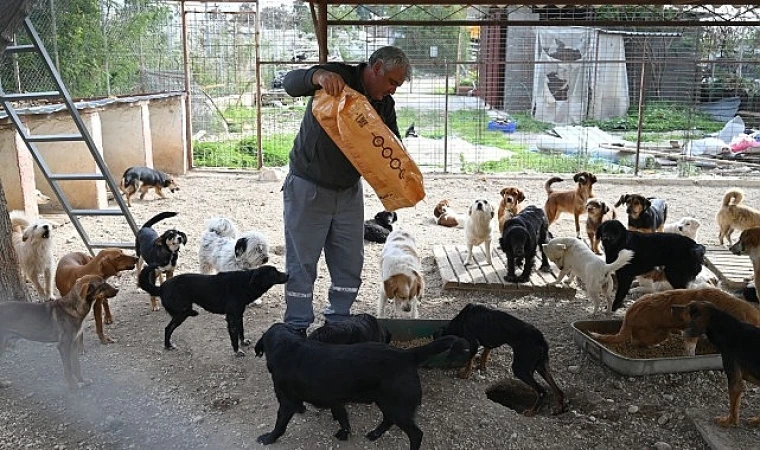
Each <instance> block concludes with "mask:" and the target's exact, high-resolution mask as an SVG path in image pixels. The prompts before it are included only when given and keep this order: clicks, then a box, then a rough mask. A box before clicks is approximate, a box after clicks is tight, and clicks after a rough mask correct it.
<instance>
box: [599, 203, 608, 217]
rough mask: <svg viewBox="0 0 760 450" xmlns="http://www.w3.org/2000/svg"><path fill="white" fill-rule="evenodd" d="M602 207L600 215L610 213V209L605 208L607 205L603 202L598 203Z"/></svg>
mask: <svg viewBox="0 0 760 450" xmlns="http://www.w3.org/2000/svg"><path fill="white" fill-rule="evenodd" d="M599 203H600V204H601V205H602V215H604V214H607V213H608V212H610V207H609V206H607V203H605V202H599Z"/></svg>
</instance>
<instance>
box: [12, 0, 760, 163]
mask: <svg viewBox="0 0 760 450" xmlns="http://www.w3.org/2000/svg"><path fill="white" fill-rule="evenodd" d="M182 9H183V6H181V4H179V3H176V2H159V1H144V0H143V1H132V2H124V3H119V2H106V1H101V2H95V1H91V0H89V1H85V0H49V1H47V2H41V3H40V4H39V5H38V8H37V10H36V11H35V12H34V14H33V16H32V20H33V22H34V24H35V26H36V27H37V28H38V30H39V31H40V33H41V35H42V36H43V39H44V41H45V44H46V46H47V49H48V51H49V52H50V53H51V57H52V58H53V60H54V61H55V63H56V65H57V66H58V67H59V71H60V72H61V74H62V76H63V79H64V81H65V82H66V83H67V86H68V87H69V89H70V90H71V92H72V95H73V96H75V97H80V98H82V97H86V98H90V97H104V96H113V95H140V94H146V93H155V92H167V91H181V90H184V89H185V73H186V72H187V73H188V74H189V75H190V78H189V84H190V90H191V105H192V130H193V136H194V143H193V162H194V165H195V166H207V167H208V166H210V167H235V168H247V167H253V168H256V167H259V158H261V161H262V162H263V164H264V165H267V166H278V165H284V164H286V163H287V157H288V156H287V155H288V151H289V150H290V146H291V145H292V142H293V139H294V137H295V134H296V133H297V131H298V127H299V124H300V119H301V117H302V114H303V110H304V108H305V103H306V102H305V100H306V99H297V98H291V97H289V96H288V95H287V94H285V92H284V91H283V89H282V85H281V82H282V77H283V75H284V74H285V73H286V72H287V71H289V70H292V69H294V68H301V67H309V66H311V65H313V64H316V63H317V62H318V59H319V58H318V45H317V39H316V37H315V33H314V29H313V25H312V20H311V11H310V10H309V6H308V4H307V3H300V2H296V3H294V4H282V3H274V2H272V3H269V2H266V1H265V2H261V3H259V4H258V5H257V4H256V3H237V2H186V3H184V11H185V14H184V17H183V14H182V13H181V12H182ZM727 17H728V18H729V19H730V20H729V22H726V20H727V19H726V18H727ZM328 18H329V19H330V20H331V21H332V24H331V26H330V27H329V29H328V48H329V49H330V55H329V60H331V61H343V62H346V63H358V62H361V61H366V60H367V58H368V57H369V55H370V54H371V53H372V52H373V51H374V50H375V49H377V48H378V47H380V46H383V45H396V46H399V47H401V48H402V49H404V50H405V51H406V52H407V54H408V55H409V57H410V59H411V60H412V65H413V69H414V72H413V77H412V79H411V81H409V82H407V83H405V84H404V85H403V86H402V87H401V88H399V89H398V91H397V93H396V95H395V96H394V98H395V99H396V103H397V111H398V118H399V119H398V120H399V128H400V129H401V130H402V134H403V136H402V138H404V142H405V145H406V146H407V149H408V151H409V152H410V154H411V155H412V157H413V158H414V159H415V160H416V161H417V163H418V164H419V165H420V166H421V167H422V168H423V169H425V170H430V171H445V172H511V171H521V172H525V171H535V172H553V173H563V172H564V173H568V172H575V171H578V170H581V169H583V170H593V171H598V172H610V173H631V172H633V171H650V170H651V171H658V172H664V173H669V174H672V175H673V176H691V175H696V174H701V173H705V172H708V171H709V172H710V173H731V174H744V173H754V172H755V171H756V168H757V167H759V166H758V163H760V157H758V156H757V154H758V153H760V142H758V141H756V140H755V135H754V130H753V127H756V126H760V66H758V62H759V61H760V56H759V55H758V51H757V50H756V48H758V45H757V44H758V43H759V42H760V33H758V31H759V28H758V27H757V26H756V21H757V13H756V11H755V7H753V6H744V7H737V8H733V9H732V10H727V9H725V8H723V9H720V8H711V7H708V6H700V7H692V8H691V9H688V10H687V9H684V7H682V8H680V9H678V8H672V9H668V7H654V6H650V7H646V6H642V7H626V8H623V7H619V8H614V7H592V6H574V7H550V6H547V7H518V6H510V7H495V6H488V7H485V6H480V7H478V6H472V5H459V6H413V5H411V6H410V5H407V6H396V5H383V6H373V5H362V6H350V7H349V6H330V7H329V9H328ZM679 20H681V22H682V23H680V22H679ZM715 20H720V21H721V22H720V26H718V25H713V21H715ZM625 21H627V22H625ZM744 21H746V22H747V23H749V24H752V25H751V26H750V25H742V23H743V22H744ZM183 23H184V30H185V33H184V34H183ZM726 23H729V24H730V25H726ZM436 24H437V25H436ZM652 24H656V25H652ZM184 39H186V41H184V42H186V45H187V53H188V59H187V65H185V60H184V57H183V54H184V49H185V48H184V46H183V40H184ZM0 82H2V86H3V88H4V89H5V90H7V91H25V90H26V91H34V90H46V89H49V88H50V86H48V85H46V83H48V79H47V76H46V74H44V72H43V71H42V68H41V67H40V66H39V65H38V64H36V63H35V62H34V61H33V60H32V57H30V56H28V55H18V56H17V55H14V56H12V57H5V59H4V60H3V64H2V66H0ZM737 115H738V117H740V119H738V120H737V119H734V117H735V116H737ZM721 132H723V133H721ZM713 135H716V136H713ZM759 139H760V138H759ZM259 148H261V150H262V151H261V155H259ZM756 149H757V151H756Z"/></svg>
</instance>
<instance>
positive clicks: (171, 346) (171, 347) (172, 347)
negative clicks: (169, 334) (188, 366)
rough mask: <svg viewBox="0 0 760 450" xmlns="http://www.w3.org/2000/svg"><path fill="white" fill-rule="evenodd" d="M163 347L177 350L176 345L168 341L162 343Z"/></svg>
mask: <svg viewBox="0 0 760 450" xmlns="http://www.w3.org/2000/svg"><path fill="white" fill-rule="evenodd" d="M164 349H165V350H177V346H176V345H174V344H172V343H171V342H170V343H169V345H164Z"/></svg>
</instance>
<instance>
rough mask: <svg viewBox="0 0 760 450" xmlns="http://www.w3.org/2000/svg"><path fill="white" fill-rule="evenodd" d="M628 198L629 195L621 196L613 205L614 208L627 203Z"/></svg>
mask: <svg viewBox="0 0 760 450" xmlns="http://www.w3.org/2000/svg"><path fill="white" fill-rule="evenodd" d="M629 198H630V195H628V194H623V195H621V196H620V198H619V199H618V201H617V203H615V207H616V208H617V207H618V206H620V205H622V204H623V203H628V199H629Z"/></svg>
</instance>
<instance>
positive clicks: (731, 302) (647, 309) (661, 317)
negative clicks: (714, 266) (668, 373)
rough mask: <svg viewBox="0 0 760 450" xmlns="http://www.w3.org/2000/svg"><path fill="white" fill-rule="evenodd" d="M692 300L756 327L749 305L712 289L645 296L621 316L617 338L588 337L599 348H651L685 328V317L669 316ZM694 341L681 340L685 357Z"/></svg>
mask: <svg viewBox="0 0 760 450" xmlns="http://www.w3.org/2000/svg"><path fill="white" fill-rule="evenodd" d="M695 300H703V301H707V302H710V303H712V304H713V305H715V306H717V307H718V308H719V309H721V310H722V311H725V312H727V313H729V314H731V315H732V316H734V317H736V318H737V319H739V320H741V321H743V322H747V323H750V324H753V325H760V310H758V309H757V308H756V307H754V306H753V305H751V304H750V303H748V302H746V301H744V300H741V299H738V298H736V297H734V296H733V295H731V294H729V293H727V292H724V291H722V290H720V289H716V288H701V289H673V290H670V291H665V292H657V293H654V294H648V295H645V296H643V297H641V298H639V299H638V300H636V302H635V303H634V304H633V305H631V306H630V307H629V308H628V310H627V311H626V312H625V317H624V318H623V323H622V325H621V326H620V331H618V333H617V334H598V333H591V335H592V336H593V338H594V339H596V340H597V341H599V342H601V343H603V344H622V343H633V344H634V345H638V346H641V347H653V346H655V345H657V344H659V343H661V342H663V341H665V340H666V339H667V338H668V336H670V334H671V333H680V332H681V331H682V330H684V329H685V328H686V327H687V326H688V324H689V323H688V317H683V316H682V315H680V314H673V312H672V307H673V306H677V305H682V306H683V305H688V304H689V303H690V302H692V301H695ZM697 340H698V336H697V337H691V336H685V337H684V344H685V347H686V351H687V352H688V354H689V355H692V356H693V355H694V354H695V351H696V348H697Z"/></svg>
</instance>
